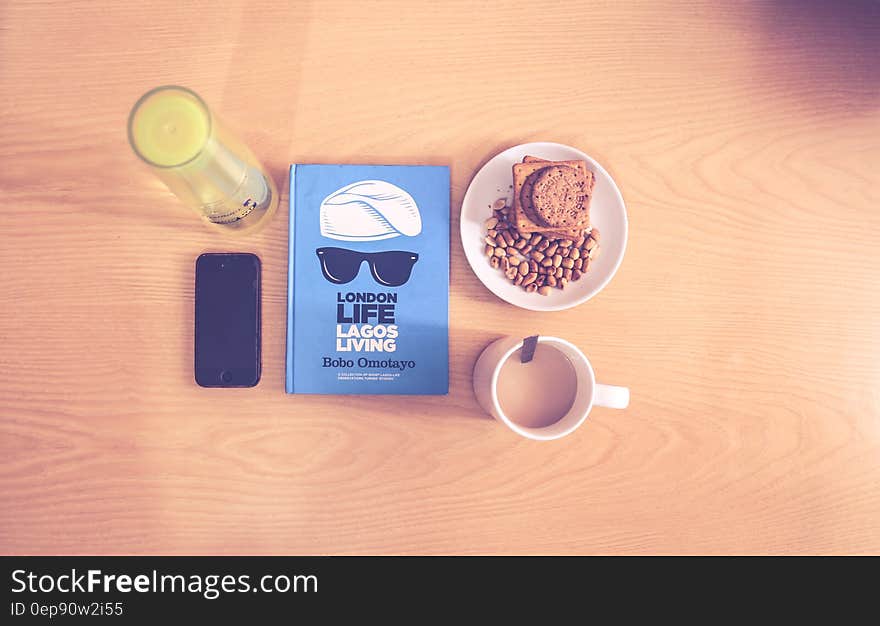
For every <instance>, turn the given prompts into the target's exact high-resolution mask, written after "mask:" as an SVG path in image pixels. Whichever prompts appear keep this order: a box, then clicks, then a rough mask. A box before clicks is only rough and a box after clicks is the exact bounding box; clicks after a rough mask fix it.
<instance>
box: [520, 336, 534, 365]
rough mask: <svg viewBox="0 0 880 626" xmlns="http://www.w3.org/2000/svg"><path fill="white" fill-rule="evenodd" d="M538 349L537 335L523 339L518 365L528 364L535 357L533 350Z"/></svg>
mask: <svg viewBox="0 0 880 626" xmlns="http://www.w3.org/2000/svg"><path fill="white" fill-rule="evenodd" d="M537 347H538V335H532V336H531V337H526V338H525V339H523V345H522V350H521V351H520V357H519V361H520V363H528V362H529V361H531V360H532V359H533V358H534V357H535V348H537Z"/></svg>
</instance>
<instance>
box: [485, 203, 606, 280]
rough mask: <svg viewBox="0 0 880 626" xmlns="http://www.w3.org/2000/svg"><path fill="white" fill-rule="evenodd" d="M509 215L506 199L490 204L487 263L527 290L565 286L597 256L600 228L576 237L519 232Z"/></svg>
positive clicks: (583, 272)
mask: <svg viewBox="0 0 880 626" xmlns="http://www.w3.org/2000/svg"><path fill="white" fill-rule="evenodd" d="M512 214H513V209H511V208H510V207H509V206H507V200H506V199H505V198H499V199H498V200H496V201H495V204H493V205H492V217H490V218H489V219H488V220H486V223H485V227H486V237H485V240H484V241H485V243H486V248H485V254H486V256H487V257H488V258H489V265H491V266H492V267H496V268H498V269H500V270H501V271H502V272H504V275H505V276H507V278H508V279H509V280H510V281H511V282H512V283H513V284H514V285H518V286H520V287H522V288H523V289H524V290H525V291H526V292H528V293H533V292H536V291H537V292H538V293H539V294H541V295H542V296H546V295H549V294H550V290H551V289H552V288H554V287H555V288H556V289H565V286H566V285H567V284H568V283H569V282H571V281H573V280H578V279H579V278H580V277H581V276H583V275H584V274H586V273H587V272H588V271H589V270H590V264H591V262H592V261H593V260H595V259H596V257H598V256H599V231H598V230H597V229H595V228H594V229H592V230H590V231H584V233H583V235H582V236H581V237H579V238H578V239H577V240H572V239H556V238H552V237H545V236H544V235H541V234H538V233H532V234H531V235H529V234H520V232H519V231H518V230H517V229H516V226H515V225H514V224H512V223H511V222H510V221H508V219H509V217H512Z"/></svg>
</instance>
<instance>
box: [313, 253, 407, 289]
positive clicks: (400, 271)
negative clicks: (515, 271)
mask: <svg viewBox="0 0 880 626" xmlns="http://www.w3.org/2000/svg"><path fill="white" fill-rule="evenodd" d="M315 253H316V254H317V255H318V259H319V260H320V261H321V272H323V274H324V278H326V279H327V280H329V281H330V282H331V283H336V284H337V285H342V284H344V283H349V282H351V281H353V280H354V278H355V276H357V275H358V272H360V270H361V263H363V262H364V261H366V262H367V263H369V264H370V273H371V274H372V275H373V279H374V280H375V281H376V282H377V283H379V284H380V285H384V286H386V287H399V286H400V285H402V284H404V283H405V282H406V281H408V280H409V276H410V274H411V273H412V268H413V265H415V264H416V261H418V260H419V255H418V254H416V253H415V252H404V251H403V250H389V251H387V252H358V251H357V250H347V249H345V248H318V249H317V250H315Z"/></svg>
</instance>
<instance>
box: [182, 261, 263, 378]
mask: <svg viewBox="0 0 880 626" xmlns="http://www.w3.org/2000/svg"><path fill="white" fill-rule="evenodd" d="M195 301H196V305H195V307H196V310H195V378H196V382H197V383H198V384H199V385H201V386H202V387H253V386H254V385H256V384H257V383H258V382H259V380H260V259H259V258H257V257H256V256H255V255H253V254H203V255H201V256H200V257H199V258H198V259H197V260H196V297H195Z"/></svg>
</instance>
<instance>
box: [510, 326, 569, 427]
mask: <svg viewBox="0 0 880 626" xmlns="http://www.w3.org/2000/svg"><path fill="white" fill-rule="evenodd" d="M522 352H523V349H522V348H520V349H519V350H517V351H516V352H514V353H513V354H512V355H511V356H510V357H509V358H508V359H507V360H506V361H504V363H503V364H502V365H501V370H500V371H499V372H498V402H499V404H500V405H501V409H502V410H503V411H504V413H505V414H506V415H507V416H508V417H509V418H510V419H511V421H513V422H515V423H517V424H519V425H520V426H525V427H526V428H542V427H544V426H550V425H551V424H555V423H556V422H558V421H559V420H560V419H562V418H563V417H564V416H565V414H566V413H568V411H569V410H570V409H571V405H572V404H574V398H575V393H576V392H577V373H576V372H575V371H574V366H573V365H572V364H571V361H569V360H568V357H567V356H565V355H564V354H563V353H562V352H561V351H560V350H557V349H556V348H555V347H553V346H552V345H547V344H538V345H537V346H535V353H534V356H533V357H532V359H531V360H530V361H528V362H527V363H523V362H522Z"/></svg>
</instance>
